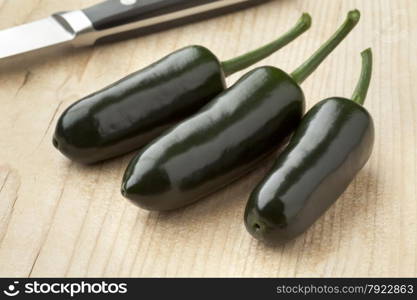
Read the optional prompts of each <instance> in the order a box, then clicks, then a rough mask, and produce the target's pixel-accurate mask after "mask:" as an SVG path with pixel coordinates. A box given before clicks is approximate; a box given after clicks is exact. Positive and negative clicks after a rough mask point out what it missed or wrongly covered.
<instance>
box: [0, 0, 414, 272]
mask: <svg viewBox="0 0 417 300" xmlns="http://www.w3.org/2000/svg"><path fill="white" fill-rule="evenodd" d="M95 2H97V1H93V0H88V1H81V0H71V1H69V0H66V1H55V0H14V1H8V0H0V29H3V28H7V27H10V26H14V25H18V24H21V23H24V22H28V21H32V20H36V19H39V18H42V17H45V16H48V15H49V14H51V13H53V12H55V11H62V10H67V9H77V8H81V7H85V6H87V5H90V4H93V3H95ZM355 7H357V8H359V9H360V10H361V11H362V14H363V18H362V22H361V24H360V25H359V26H358V27H357V29H355V31H354V33H353V34H352V35H351V36H350V37H349V38H348V39H347V40H346V42H344V43H343V44H342V45H341V46H340V47H339V48H338V49H337V51H335V53H334V54H333V55H332V56H331V57H330V58H329V59H328V60H327V62H326V63H325V64H323V66H322V67H320V68H319V69H318V70H317V72H316V73H315V75H314V76H312V77H311V78H310V79H309V80H308V81H306V83H305V84H304V85H303V87H304V90H305V93H306V96H307V99H308V105H309V106H311V105H312V104H314V103H316V102H317V101H319V100H320V99H323V98H325V97H330V96H336V95H340V96H350V94H351V93H352V90H353V87H354V84H355V82H356V80H357V78H358V76H359V70H360V56H359V53H360V51H361V50H363V49H365V48H366V47H369V46H372V47H373V50H374V56H375V76H374V79H373V81H372V87H371V90H370V93H369V97H368V100H367V102H366V107H367V108H368V109H369V111H370V112H371V113H372V115H373V116H374V118H375V124H376V130H377V132H376V145H375V149H374V153H373V156H372V159H371V160H370V162H369V163H368V164H367V166H366V167H365V168H364V170H363V171H362V172H361V173H360V175H359V176H358V177H357V178H356V180H355V181H354V183H353V184H352V185H351V187H350V188H349V189H348V190H347V191H346V192H345V193H344V195H343V196H342V197H341V198H340V200H339V201H338V202H337V203H336V204H335V205H333V207H332V208H331V209H330V210H329V211H328V212H327V213H326V214H325V215H324V216H323V217H322V218H321V219H320V220H319V221H318V222H317V223H316V224H315V225H314V226H313V227H312V228H311V229H310V230H309V231H308V232H307V233H306V234H304V235H302V236H301V237H299V238H298V239H296V240H295V241H293V242H290V243H288V244H286V245H285V246H281V247H268V246H265V245H263V244H262V243H259V242H257V241H255V240H254V239H252V238H251V237H250V236H249V235H248V234H247V233H246V231H245V229H244V226H243V222H242V214H243V209H244V205H245V202H246V199H247V197H248V195H249V193H250V191H251V189H253V187H254V186H255V184H256V183H257V182H258V181H259V180H260V178H261V177H262V176H263V174H265V172H266V170H267V168H268V165H264V166H261V167H260V168H259V169H258V170H256V171H254V172H253V173H251V174H250V175H249V176H247V177H245V178H243V179H242V180H240V181H239V182H237V183H236V184H233V185H232V186H230V187H228V188H225V189H223V190H222V191H220V192H218V193H216V194H214V195H212V196H211V197H209V198H208V199H205V200H204V201H202V202H200V203H198V204H196V205H193V206H190V207H188V208H186V209H182V210H178V211H175V212H171V213H149V212H146V211H143V210H140V209H138V208H136V207H134V206H133V205H131V204H130V203H129V202H127V201H126V200H125V199H123V197H122V196H121V195H120V193H119V189H120V181H121V176H122V174H123V171H124V168H125V167H126V165H127V163H128V160H129V158H130V157H131V155H127V156H126V157H124V158H121V159H115V160H112V161H110V162H105V163H102V164H100V165H97V166H93V167H84V166H80V165H77V164H74V163H71V162H70V161H68V160H66V159H65V158H64V157H63V156H61V155H60V154H59V153H58V152H57V151H55V150H54V148H53V146H52V143H51V136H52V133H53V130H54V126H55V122H56V120H57V118H58V116H59V114H60V113H62V111H63V110H64V109H65V108H66V107H68V105H70V104H71V103H73V102H74V101H76V100H77V99H79V98H81V97H82V96H84V95H86V94H88V93H91V92H93V91H95V90H97V89H99V88H101V87H103V86H105V85H107V84H109V83H111V82H113V81H115V80H117V79H119V78H121V77H123V76H125V75H127V74H129V73H131V72H133V71H135V70H137V69H140V68H142V67H144V66H146V65H148V64H149V63H151V62H153V61H155V60H156V59H158V58H160V57H162V56H163V55H165V54H167V53H169V52H171V51H173V50H175V49H177V48H179V47H183V46H186V45H190V44H202V45H204V46H206V47H209V48H210V49H212V50H213V51H214V52H215V53H216V54H217V55H218V56H219V57H220V58H224V59H226V58H230V57H233V56H235V55H237V54H240V53H243V52H245V51H246V50H247V49H252V48H254V47H256V46H258V45H261V44H263V43H265V42H267V41H269V40H271V39H273V38H274V37H276V36H278V35H279V34H280V33H281V32H283V31H284V30H285V29H287V28H289V27H290V26H291V25H292V24H293V23H294V22H295V20H296V19H297V18H298V17H299V15H300V14H301V12H303V11H307V12H310V13H311V14H312V16H313V18H314V24H313V27H312V29H311V30H310V31H309V32H308V33H307V34H305V35H304V36H303V37H301V38H300V39H299V40H298V41H296V42H294V43H293V44H291V45H290V46H288V47H286V48H285V49H283V50H282V51H281V52H280V53H279V54H276V55H273V56H271V57H270V58H268V59H266V60H265V61H264V62H263V64H271V65H275V66H280V67H281V68H283V69H284V70H288V71H291V70H293V69H294V68H295V67H296V66H297V65H298V64H299V63H301V62H302V61H303V60H304V59H305V58H307V57H308V56H309V55H310V53H311V52H312V51H313V50H314V49H315V48H316V47H318V46H319V45H320V44H321V43H322V42H323V41H324V40H325V39H326V38H327V37H328V36H329V35H330V34H331V33H332V32H333V31H334V29H335V28H336V27H337V26H339V24H340V22H341V21H342V20H343V18H344V17H345V14H346V12H347V11H348V10H350V9H352V8H355ZM0 43H1V42H0ZM0 46H1V44H0ZM416 53H417V1H414V0H397V1H393V0H373V1H361V0H356V1H354V0H349V1H348V0H276V1H271V2H270V3H268V4H265V5H262V6H260V7H257V8H255V9H251V10H247V11H242V12H238V13H235V14H231V15H228V16H223V17H219V18H217V19H212V20H208V21H203V22H200V23H196V24H193V25H188V26H184V27H181V28H178V29H173V30H169V31H166V32H163V33H159V34H154V35H150V36H146V37H141V38H136V39H132V40H127V41H123V42H120V43H115V44H108V45H103V46H96V47H94V48H88V49H81V50H73V49H71V50H69V51H66V52H65V53H64V52H60V53H57V54H55V55H51V56H50V57H48V58H44V59H37V60H34V59H32V60H31V59H30V58H29V59H26V58H25V59H22V61H21V62H20V63H18V64H14V65H7V66H5V67H0V102H1V103H0V111H1V117H0V132H1V133H0V276H24V277H26V276H32V277H37V276H106V277H107V276H151V277H156V276H216V277H217V276H222V277H229V276H243V277H252V276H280V277H281V276H282V277H283V276H313V277H320V276H354V277H356V276H394V277H395V276H417V198H416V184H417V171H416V165H417V159H416V153H417V152H416V151H417V150H416V149H417V137H416V132H417V122H416V115H417V99H416V96H415V95H416V94H417V85H416V82H417V60H416V59H415V55H416ZM242 74H243V73H240V74H237V75H235V76H233V77H232V78H231V79H230V81H229V82H230V83H232V82H234V81H235V80H236V79H237V78H239V76H240V75H242Z"/></svg>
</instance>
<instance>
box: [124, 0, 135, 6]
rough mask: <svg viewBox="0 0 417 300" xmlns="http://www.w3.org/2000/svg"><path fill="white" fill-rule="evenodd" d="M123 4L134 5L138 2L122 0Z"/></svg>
mask: <svg viewBox="0 0 417 300" xmlns="http://www.w3.org/2000/svg"><path fill="white" fill-rule="evenodd" d="M120 3H122V4H123V5H132V4H135V3H136V0H120Z"/></svg>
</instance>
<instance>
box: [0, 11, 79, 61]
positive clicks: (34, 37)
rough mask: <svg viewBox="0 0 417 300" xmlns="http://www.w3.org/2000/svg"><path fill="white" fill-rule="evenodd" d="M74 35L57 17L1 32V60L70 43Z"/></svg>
mask: <svg viewBox="0 0 417 300" xmlns="http://www.w3.org/2000/svg"><path fill="white" fill-rule="evenodd" d="M73 39H74V34H73V33H71V32H69V31H68V30H66V29H65V28H64V27H63V26H62V25H61V24H60V23H58V21H57V20H56V18H55V17H49V18H46V19H43V20H39V21H36V22H33V23H28V24H24V25H21V26H17V27H14V28H10V29H6V30H2V31H0V45H1V46H0V58H6V57H10V56H14V55H17V54H21V53H24V52H28V51H33V50H37V49H40V48H45V47H50V46H55V45H58V44H62V43H67V42H70V41H72V40H73Z"/></svg>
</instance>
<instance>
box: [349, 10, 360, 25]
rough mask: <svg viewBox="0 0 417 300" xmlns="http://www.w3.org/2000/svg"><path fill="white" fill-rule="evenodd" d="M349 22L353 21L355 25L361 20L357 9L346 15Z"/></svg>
mask: <svg viewBox="0 0 417 300" xmlns="http://www.w3.org/2000/svg"><path fill="white" fill-rule="evenodd" d="M348 18H349V20H352V21H354V22H355V23H357V22H359V20H360V18H361V12H360V11H359V10H358V9H354V10H351V11H350V12H349V13H348Z"/></svg>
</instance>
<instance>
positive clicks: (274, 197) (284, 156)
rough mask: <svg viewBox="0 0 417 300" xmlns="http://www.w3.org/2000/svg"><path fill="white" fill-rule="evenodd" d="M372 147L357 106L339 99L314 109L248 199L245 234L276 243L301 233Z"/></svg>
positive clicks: (367, 120) (365, 116)
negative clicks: (247, 232) (246, 231)
mask: <svg viewBox="0 0 417 300" xmlns="http://www.w3.org/2000/svg"><path fill="white" fill-rule="evenodd" d="M373 143H374V125H373V121H372V117H371V116H370V114H369V113H368V112H367V110H366V109H365V108H363V107H362V106H361V105H359V104H357V103H355V102H353V101H352V100H349V99H344V98H330V99H327V100H323V101H321V102H319V103H318V104H316V105H315V106H314V107H313V108H312V109H311V110H310V111H309V112H308V113H307V114H306V115H305V117H304V118H303V120H302V122H301V124H300V126H299V127H298V129H297V130H296V132H295V133H294V135H293V137H292V138H291V140H290V142H289V144H288V146H287V148H286V149H285V150H284V151H283V152H282V153H281V154H280V156H279V158H278V159H277V161H276V162H275V164H274V166H273V167H272V169H271V170H270V172H269V173H268V175H267V176H266V178H265V179H264V180H263V181H262V182H261V183H260V184H259V185H258V186H257V188H256V189H255V190H254V192H253V193H252V194H251V196H250V198H249V201H248V204H247V206H246V210H245V217H244V218H245V225H246V228H247V230H248V231H249V233H251V234H252V235H253V236H254V237H255V238H257V239H259V240H264V241H267V242H277V243H281V242H285V241H287V240H290V239H292V238H294V237H296V236H298V235H299V234H301V233H303V232H304V231H305V230H307V228H309V227H310V226H311V225H312V224H313V223H314V222H315V221H316V220H317V219H318V218H319V217H320V216H321V215H322V214H323V213H324V212H325V211H326V210H327V209H328V208H329V207H330V206H331V205H332V204H333V203H334V202H335V201H336V200H337V199H338V198H339V196H340V195H341V194H342V193H343V192H344V191H345V190H346V188H347V187H348V186H349V184H350V183H351V182H352V180H353V179H354V177H355V176H356V175H357V173H358V172H359V171H360V170H361V169H362V168H363V166H364V165H365V164H366V162H367V161H368V159H369V157H370V155H371V152H372V148H373Z"/></svg>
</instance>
